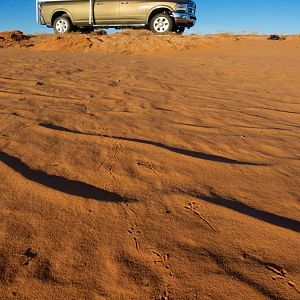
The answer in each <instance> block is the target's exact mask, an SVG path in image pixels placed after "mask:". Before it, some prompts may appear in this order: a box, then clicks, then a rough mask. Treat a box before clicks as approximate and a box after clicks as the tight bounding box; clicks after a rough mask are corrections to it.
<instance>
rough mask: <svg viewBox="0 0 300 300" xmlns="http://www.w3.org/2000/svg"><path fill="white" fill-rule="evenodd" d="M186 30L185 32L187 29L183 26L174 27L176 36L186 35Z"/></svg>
mask: <svg viewBox="0 0 300 300" xmlns="http://www.w3.org/2000/svg"><path fill="white" fill-rule="evenodd" d="M184 30H185V27H182V26H174V30H173V31H174V32H175V33H176V34H183V33H184Z"/></svg>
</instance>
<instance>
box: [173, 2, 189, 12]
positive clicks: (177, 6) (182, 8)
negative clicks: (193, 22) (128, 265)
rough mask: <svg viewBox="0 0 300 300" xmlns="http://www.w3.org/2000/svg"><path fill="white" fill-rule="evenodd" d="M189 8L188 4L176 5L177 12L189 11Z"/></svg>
mask: <svg viewBox="0 0 300 300" xmlns="http://www.w3.org/2000/svg"><path fill="white" fill-rule="evenodd" d="M187 8H188V5H187V4H181V3H178V4H177V5H176V10H187Z"/></svg>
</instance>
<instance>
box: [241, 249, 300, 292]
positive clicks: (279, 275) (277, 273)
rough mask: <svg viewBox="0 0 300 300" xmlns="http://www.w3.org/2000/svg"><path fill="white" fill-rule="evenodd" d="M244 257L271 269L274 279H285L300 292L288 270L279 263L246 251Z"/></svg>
mask: <svg viewBox="0 0 300 300" xmlns="http://www.w3.org/2000/svg"><path fill="white" fill-rule="evenodd" d="M243 258H244V259H246V260H249V261H252V262H254V263H257V264H260V265H262V266H264V267H266V268H267V269H268V270H269V271H271V272H272V273H273V274H274V275H273V276H272V279H273V280H275V281H276V280H284V281H285V282H286V283H287V284H288V285H289V286H290V287H293V288H294V289H295V290H296V291H297V293H298V294H300V289H299V288H298V287H297V285H296V284H295V282H294V280H293V279H291V278H289V276H288V271H287V270H285V269H284V268H282V267H281V266H279V265H278V264H275V263H272V262H268V261H264V260H263V259H261V258H259V257H257V256H255V255H252V254H249V253H246V252H244V253H243Z"/></svg>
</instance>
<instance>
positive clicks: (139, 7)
mask: <svg viewBox="0 0 300 300" xmlns="http://www.w3.org/2000/svg"><path fill="white" fill-rule="evenodd" d="M148 10H149V4H148V0H120V20H121V22H127V23H131V24H145V23H146V22H147V21H146V19H147V15H148Z"/></svg>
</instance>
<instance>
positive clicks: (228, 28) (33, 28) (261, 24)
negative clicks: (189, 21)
mask: <svg viewBox="0 0 300 300" xmlns="http://www.w3.org/2000/svg"><path fill="white" fill-rule="evenodd" d="M196 3H197V6H198V12H197V17H198V22H197V25H196V26H195V27H194V28H193V29H192V31H193V32H196V33H215V32H235V33H241V32H243V31H245V32H258V33H266V34H267V33H299V32H300V0H196ZM12 29H19V30H21V31H24V32H26V33H32V32H43V31H47V28H46V27H44V26H38V25H36V24H35V0H0V31H3V30H12Z"/></svg>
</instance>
